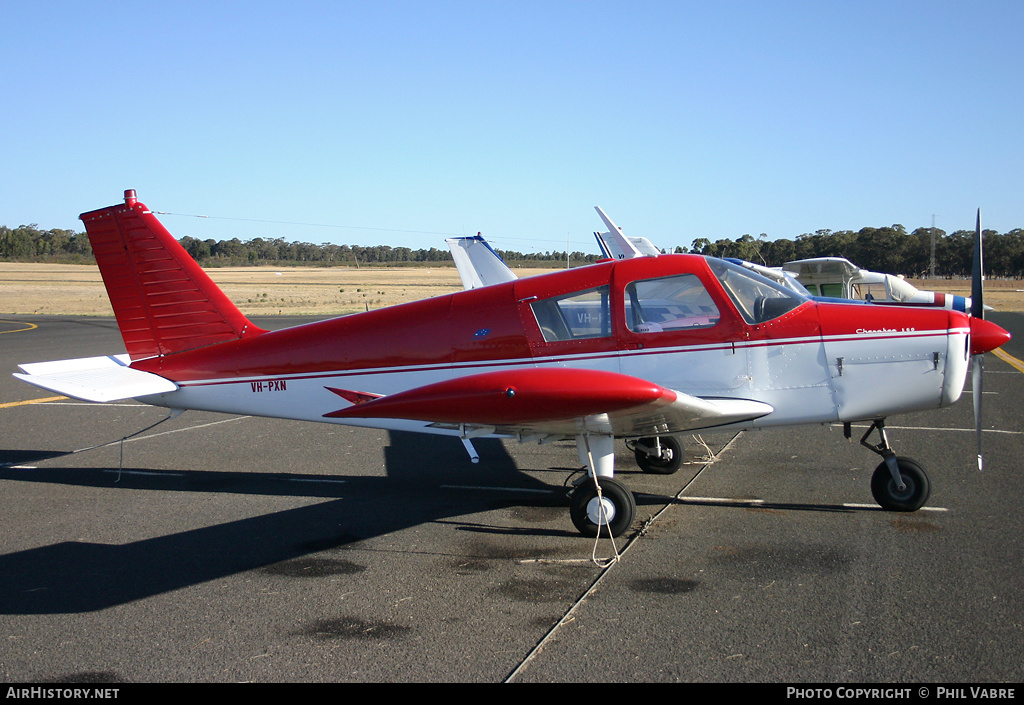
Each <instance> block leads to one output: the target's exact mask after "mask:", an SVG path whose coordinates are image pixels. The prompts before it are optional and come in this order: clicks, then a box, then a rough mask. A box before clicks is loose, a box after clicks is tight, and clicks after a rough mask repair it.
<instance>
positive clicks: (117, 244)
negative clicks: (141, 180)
mask: <svg viewBox="0 0 1024 705" xmlns="http://www.w3.org/2000/svg"><path fill="white" fill-rule="evenodd" d="M79 217H80V218H81V219H82V222H83V223H85V230H86V232H87V233H88V234H89V241H90V242H91V243H92V250H93V254H94V255H95V257H96V263H97V264H98V265H99V268H100V274H101V275H102V276H103V284H104V286H105V287H106V289H107V295H108V296H109V297H110V304H111V306H112V307H113V309H114V316H115V317H116V318H117V325H118V327H119V328H120V330H121V337H122V338H123V339H124V344H125V347H126V348H127V352H128V355H129V356H130V357H131V359H132V360H139V359H142V358H147V357H154V356H157V355H170V354H173V353H176V352H182V351H184V350H192V349H195V348H200V347H204V346H207V345H214V344H216V343H222V342H225V341H228V340H236V339H238V338H242V337H249V336H253V335H258V334H260V333H265V332H266V331H264V330H263V329H262V328H259V327H258V326H255V325H253V324H252V323H251V322H250V321H249V319H248V318H246V317H245V315H244V314H243V313H242V312H241V311H239V310H238V308H237V307H236V306H235V305H234V304H233V303H232V302H231V300H230V299H229V298H228V297H227V296H226V295H225V294H224V292H222V291H221V290H220V288H219V287H218V286H217V285H216V284H214V282H213V280H212V279H210V277H209V276H207V274H206V272H204V271H203V269H202V268H201V267H200V266H199V265H198V264H197V263H196V261H195V260H194V259H192V257H191V256H190V255H189V254H188V252H186V251H185V248H184V247H182V246H181V244H180V243H178V241H177V240H176V239H175V238H174V236H173V235H171V234H170V232H168V231H167V229H166V228H164V226H163V225H162V224H161V223H160V221H159V220H157V218H156V216H155V215H153V212H152V211H150V210H149V208H147V207H146V206H145V205H144V204H142V203H140V202H139V201H138V199H137V198H136V196H135V191H134V190H133V189H129V190H127V191H125V192H124V203H123V204H118V205H116V206H110V207H108V208H101V209H99V210H95V211H89V212H88V213H83V214H82V215H80V216H79Z"/></svg>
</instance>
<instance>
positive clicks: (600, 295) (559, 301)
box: [530, 286, 612, 343]
mask: <svg viewBox="0 0 1024 705" xmlns="http://www.w3.org/2000/svg"><path fill="white" fill-rule="evenodd" d="M530 308H531V309H533V315H534V317H535V318H536V319H537V325H538V326H540V332H541V334H542V335H543V336H544V340H545V341H546V342H549V343H552V342H555V341H558V340H579V339H583V338H604V337H607V336H610V335H611V334H612V332H611V318H610V317H609V315H608V287H607V286H599V287H596V288H594V289H587V290H586V291H577V292H574V293H572V294H566V295H565V296H555V297H552V298H550V299H542V300H540V301H534V302H533V303H531V304H530Z"/></svg>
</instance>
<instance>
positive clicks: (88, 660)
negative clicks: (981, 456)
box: [0, 314, 1024, 691]
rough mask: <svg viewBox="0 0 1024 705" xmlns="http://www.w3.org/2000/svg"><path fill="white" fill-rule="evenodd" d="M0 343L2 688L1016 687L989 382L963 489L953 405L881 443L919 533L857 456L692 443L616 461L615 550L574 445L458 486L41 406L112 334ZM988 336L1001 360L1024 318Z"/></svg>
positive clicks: (287, 437)
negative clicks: (578, 487) (907, 460)
mask: <svg viewBox="0 0 1024 705" xmlns="http://www.w3.org/2000/svg"><path fill="white" fill-rule="evenodd" d="M0 319H3V320H0V370H3V371H5V372H4V374H3V375H0V419H2V423H0V522H2V523H0V529H2V532H0V678H2V679H3V680H4V681H5V682H7V683H87V682H92V683H143V682H201V683H214V682H216V683H220V682H267V683H269V682H338V683H340V682H488V683H493V682H572V683H583V682H590V683H594V682H703V683H770V684H794V683H803V684H807V683H811V684H814V683H828V684H842V683H846V684H850V683H857V684H865V683H886V684H903V685H911V684H930V685H932V686H933V687H932V691H934V686H936V685H946V686H948V685H950V684H957V683H997V682H1005V683H1011V684H1015V683H1020V682H1021V680H1022V676H1024V666H1022V664H1024V601H1022V600H1021V598H1020V594H1021V589H1022V588H1024V520H1022V518H1021V517H1022V513H1021V511H1020V506H1021V503H1022V499H1024V496H1022V495H1024V490H1022V489H1021V482H1020V470H1021V460H1020V458H1021V451H1022V449H1024V419H1022V415H1021V413H1020V410H1019V409H1020V400H1021V399H1022V398H1024V374H1022V372H1021V371H1020V370H1019V369H1018V368H1017V367H1015V366H1014V365H1013V364H1011V363H1010V362H1007V361H1005V360H1003V359H1000V358H998V357H996V356H995V355H987V356H986V362H985V365H986V377H985V395H984V407H985V417H984V418H985V424H984V425H985V428H986V433H985V434H984V442H985V458H986V461H985V469H984V471H982V472H979V471H978V470H977V469H975V450H974V442H975V440H974V438H975V437H974V431H973V425H974V422H973V417H972V409H971V402H970V396H969V393H968V394H965V397H964V399H962V400H961V401H960V402H959V403H958V404H957V405H955V406H953V407H951V408H949V409H944V410H941V411H936V412H931V413H925V414H914V415H909V416H905V417H894V418H890V419H889V421H888V424H889V425H888V429H889V436H890V440H891V441H892V443H893V445H894V447H895V448H896V450H897V452H898V453H899V454H900V455H905V456H911V457H914V458H915V459H916V460H917V461H918V462H920V463H921V464H922V465H923V466H924V467H925V468H927V469H928V471H929V474H930V477H931V483H932V493H931V499H930V501H929V502H928V505H927V506H926V507H925V508H924V509H922V510H920V511H917V512H914V513H910V514H894V513H888V512H885V511H882V510H881V509H879V508H878V507H877V506H876V505H875V504H874V502H873V500H872V498H871V493H870V489H869V479H870V476H871V472H872V471H873V469H874V467H875V466H876V465H877V464H878V462H879V458H878V457H877V456H876V455H874V454H873V453H871V452H870V451H868V450H866V449H864V448H862V447H861V446H860V445H859V444H858V443H857V440H858V438H859V436H860V434H861V433H863V429H854V432H855V435H854V439H853V441H852V442H851V441H847V440H846V439H845V438H844V437H843V433H842V429H841V428H830V427H825V426H820V427H807V428H797V429H789V430H778V431H770V432H769V431H764V432H745V433H739V434H736V433H727V434H705V435H704V436H703V440H704V441H705V442H706V443H707V444H708V448H707V449H705V448H703V447H701V446H699V445H698V444H697V443H696V442H695V441H694V440H693V439H689V443H688V458H689V462H688V464H687V465H685V466H684V467H683V469H682V470H680V471H679V472H678V473H676V474H674V475H670V476H659V475H645V474H643V473H641V472H639V471H638V470H637V469H636V467H635V465H634V463H633V462H632V457H631V456H632V454H631V453H629V452H628V451H627V450H626V449H625V448H624V447H623V446H622V445H621V443H620V444H619V452H618V456H617V468H618V476H619V478H620V479H622V480H624V481H625V482H626V483H627V484H628V485H629V486H630V488H631V489H632V490H633V491H634V493H635V494H636V496H637V503H638V523H637V528H638V529H639V527H640V526H641V525H643V529H642V530H638V531H634V532H632V533H631V534H630V535H629V536H626V537H623V539H620V540H618V541H617V542H616V544H615V545H614V546H613V545H612V543H611V542H609V541H608V540H602V541H599V542H596V543H595V542H594V541H593V540H590V539H585V538H582V537H581V536H580V535H579V534H577V532H576V531H575V529H574V528H573V526H572V523H571V521H570V520H569V516H568V509H567V500H566V492H565V490H564V485H565V483H566V481H567V479H569V478H570V477H571V476H572V475H573V473H575V472H576V471H577V470H578V462H577V458H576V451H575V448H574V446H573V445H572V444H569V443H557V444H551V445H544V446H538V445H519V444H516V443H514V442H511V441H508V442H498V441H486V442H478V443H477V448H478V450H479V451H480V455H481V462H480V464H478V465H474V464H472V463H470V462H469V459H468V456H467V455H466V453H465V451H464V450H463V448H462V446H461V444H460V443H458V441H456V440H453V439H441V438H432V437H426V436H419V435H416V436H413V435H408V434H398V433H387V432H381V431H376V430H367V429H354V428H346V427H343V426H334V425H328V424H307V423H297V422H288V421H278V420H273V419H264V418H254V417H237V416H227V415H220V414H211V413H201V412H186V413H185V414H183V415H181V416H180V417H178V418H175V419H172V420H169V421H165V422H162V423H158V422H160V421H161V419H163V418H164V417H165V415H166V412H165V411H164V410H162V409H157V408H153V407H148V406H144V405H141V404H138V403H136V402H126V403H117V404H108V405H93V404H86V403H80V402H76V401H73V400H68V399H62V398H56V399H51V400H50V401H38V400H40V399H47V398H52V397H54V396H55V395H52V394H49V393H47V392H45V391H44V390H40V389H37V388H35V387H32V386H30V385H27V384H24V383H22V382H19V381H17V380H15V379H14V378H12V377H11V376H10V373H11V372H14V371H16V365H17V363H22V362H36V361H42V360H50V359H61V358H67V357H84V356H89V355H101V354H109V353H116V352H121V351H123V349H124V348H123V345H122V343H121V340H120V336H119V334H118V331H117V328H116V325H115V323H114V321H113V319H100V318H59V317H41V316H40V317H31V316H17V317H13V316H9V317H0ZM993 319H994V320H995V321H996V322H998V323H1000V324H1001V325H1003V326H1004V327H1006V328H1008V329H1010V330H1011V331H1013V332H1015V333H1017V338H1016V339H1015V340H1014V341H1011V343H1010V344H1008V345H1007V346H1006V351H1007V352H1009V353H1010V354H1011V355H1014V356H1016V357H1017V358H1018V359H1024V345H1022V343H1024V330H1022V329H1024V316H1022V315H1021V314H1002V315H1000V314H996V315H995V316H993ZM295 322H297V321H295V320H285V319H273V320H271V321H264V320H261V321H259V323H260V324H261V325H267V326H273V327H280V326H283V325H286V324H291V323H295ZM1018 341H1020V342H1018ZM152 424H157V425H155V426H153V427H152V428H149V429H148V430H144V429H147V427H149V426H151V425H152ZM140 431H141V433H139V432H140ZM130 434H138V435H135V436H133V437H130V438H128V439H127V440H124V441H123V442H119V441H120V439H122V438H123V437H125V436H128V435H130ZM616 554H617V555H618V559H617V560H612V559H613V558H614V557H615V555H616Z"/></svg>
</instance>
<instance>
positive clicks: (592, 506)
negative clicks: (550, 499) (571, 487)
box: [569, 477, 636, 537]
mask: <svg viewBox="0 0 1024 705" xmlns="http://www.w3.org/2000/svg"><path fill="white" fill-rule="evenodd" d="M597 482H598V484H600V486H601V496H600V497H598V494H597V488H596V487H595V486H594V478H593V477H587V478H585V479H584V481H583V483H582V484H580V486H579V487H577V488H576V490H575V491H573V493H572V498H571V499H570V500H569V515H570V516H571V517H572V523H573V524H575V525H576V528H577V529H579V531H580V533H581V534H583V535H584V536H590V537H595V536H598V535H604V536H607V535H609V534H610V535H611V536H613V537H618V536H621V535H622V534H624V533H625V532H626V530H627V529H629V527H630V526H632V524H633V519H634V518H635V517H636V499H635V498H634V497H633V493H632V492H630V491H629V488H627V487H626V486H625V485H623V484H622V483H621V482H619V481H617V480H613V479H612V478H610V477H598V478H597Z"/></svg>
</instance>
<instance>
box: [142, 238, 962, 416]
mask: <svg viewBox="0 0 1024 705" xmlns="http://www.w3.org/2000/svg"><path fill="white" fill-rule="evenodd" d="M735 269H741V268H735ZM743 276H746V277H751V276H753V277H754V278H753V279H752V280H750V279H740V277H743ZM779 290H781V287H777V286H776V285H774V284H772V283H771V282H769V281H768V280H766V279H761V278H760V277H756V275H750V274H749V273H747V274H744V273H743V272H742V271H741V272H736V271H733V268H731V265H726V264H725V263H722V262H721V261H720V260H712V259H708V258H704V257H700V256H694V255H669V256H661V257H657V258H636V259H631V260H625V261H617V262H605V263H600V264H596V265H591V266H588V267H581V268H577V269H570V270H565V271H562V272H556V273H552V274H547V275H542V276H536V277H528V278H525V279H517V280H514V281H510V282H506V283H503V284H497V285H493V286H489V287H483V288H479V289H473V290H469V291H463V292H459V293H455V294H451V295H446V296H439V297H435V298H431V299H425V300H422V301H417V302H414V303H410V304H404V305H399V306H394V307H390V308H386V309H380V310H376V311H369V312H366V313H361V314H356V315H351V316H346V317H342V318H337V319H333V320H328V321H323V322H318V323H311V324H308V325H303V326H298V327H295V328H289V329H285V330H281V331H272V332H266V333H262V334H260V335H256V336H253V337H246V338H242V339H239V340H233V341H229V342H224V343H219V344H217V345H211V346H207V347H202V348H198V349H196V350H190V351H186V352H181V353H176V354H171V355H165V356H162V357H153V358H149V359H146V360H139V361H136V362H134V363H133V365H132V366H133V367H135V368H137V369H142V370H145V371H148V372H153V373H156V374H158V375H161V376H163V377H166V378H168V379H171V380H172V381H174V382H176V383H177V384H178V385H179V386H180V389H178V390H177V391H175V392H172V393H169V394H162V395H156V396H152V397H147V398H145V399H144V400H145V401H147V402H149V403H153V404H157V405H160V406H168V407H172V408H195V409H206V410H211V411H221V412H228V413H240V414H251V415H266V416H275V417H285V418H292V419H300V420H308V421H326V422H338V420H336V419H332V418H325V417H324V415H325V414H328V413H330V412H333V411H336V410H337V409H339V408H342V407H344V406H346V405H348V404H349V402H348V401H346V400H345V399H343V398H341V397H340V396H339V395H338V394H337V392H335V391H332V388H333V389H344V390H352V391H356V392H362V393H367V394H370V395H388V394H394V393H396V392H400V391H404V390H407V389H412V388H415V387H420V386H423V385H426V384H430V383H433V382H438V381H442V380H448V379H452V378H455V377H459V376H463V375H470V374H477V373H482V372H490V371H497V370H502V369H511V368H522V367H552V368H558V367H566V368H570V367H571V368H583V369H594V370H605V371H612V372H619V373H623V374H628V375H632V376H635V377H639V378H642V379H645V380H650V381H652V382H655V383H657V384H660V385H662V386H664V387H667V388H670V389H673V390H676V391H679V392H683V393H685V394H689V395H693V396H698V397H704V398H735V399H749V400H756V401H761V402H764V403H767V404H770V405H771V406H772V407H773V408H774V409H775V411H774V412H773V413H771V414H768V415H767V416H764V417H762V418H760V419H757V420H754V421H750V422H746V423H745V424H744V425H745V426H753V427H769V426H785V425H793V424H806V423H830V422H841V421H856V420H861V419H873V418H883V417H886V416H889V415H891V414H897V413H905V412H911V411H918V410H923V409H930V408H938V407H940V406H945V405H948V404H952V403H953V402H955V401H956V400H957V399H958V398H959V396H960V394H961V391H962V389H963V385H964V380H965V378H966V372H967V367H968V359H969V343H968V340H969V333H970V319H969V318H968V317H967V316H965V315H964V314H962V313H959V312H956V311H949V310H943V309H913V308H902V307H892V308H890V307H880V306H869V305H864V304H856V303H850V304H842V303H823V302H816V301H813V300H811V299H807V298H804V297H801V296H799V295H797V294H794V293H793V292H791V291H788V290H782V291H779ZM344 422H345V423H357V424H362V425H372V426H382V427H389V428H413V427H414V428H415V429H416V430H424V425H425V424H423V423H422V422H403V421H395V420H391V421H387V422H374V421H372V420H370V421H353V420H345V421H344ZM439 432H447V431H445V430H444V429H439Z"/></svg>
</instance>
